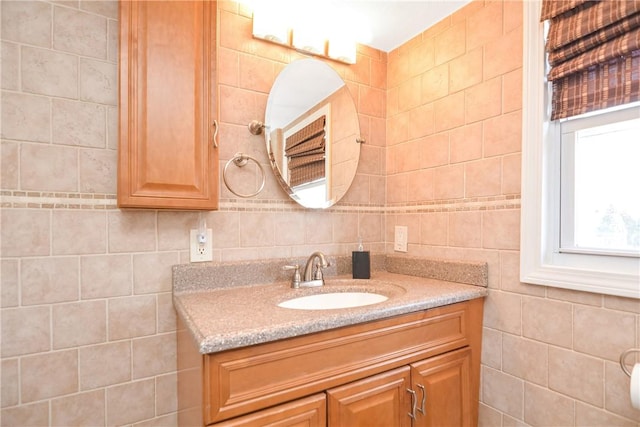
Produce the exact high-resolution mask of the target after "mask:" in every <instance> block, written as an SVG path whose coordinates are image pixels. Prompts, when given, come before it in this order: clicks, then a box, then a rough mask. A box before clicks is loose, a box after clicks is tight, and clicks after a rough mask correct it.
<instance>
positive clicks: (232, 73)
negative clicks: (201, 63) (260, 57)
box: [216, 48, 240, 87]
mask: <svg viewBox="0 0 640 427" xmlns="http://www.w3.org/2000/svg"><path fill="white" fill-rule="evenodd" d="M216 71H217V73H218V84H221V85H227V86H236V87H237V86H238V85H239V81H240V54H239V53H238V52H237V51H235V50H231V49H225V48H219V49H218V68H217V70H216Z"/></svg>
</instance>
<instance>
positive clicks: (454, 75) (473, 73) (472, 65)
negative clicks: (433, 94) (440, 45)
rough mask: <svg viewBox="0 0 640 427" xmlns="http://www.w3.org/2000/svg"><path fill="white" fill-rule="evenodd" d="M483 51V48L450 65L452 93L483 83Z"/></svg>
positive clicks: (450, 88) (455, 60)
mask: <svg viewBox="0 0 640 427" xmlns="http://www.w3.org/2000/svg"><path fill="white" fill-rule="evenodd" d="M482 51H483V50H482V48H477V49H474V50H472V51H470V52H468V53H466V54H464V55H462V56H460V57H458V58H456V59H454V60H452V61H451V62H450V63H449V91H450V92H451V93H453V92H458V91H460V90H463V89H466V88H468V87H470V86H473V85H475V84H478V83H480V82H482V77H483V74H482V63H483V62H482Z"/></svg>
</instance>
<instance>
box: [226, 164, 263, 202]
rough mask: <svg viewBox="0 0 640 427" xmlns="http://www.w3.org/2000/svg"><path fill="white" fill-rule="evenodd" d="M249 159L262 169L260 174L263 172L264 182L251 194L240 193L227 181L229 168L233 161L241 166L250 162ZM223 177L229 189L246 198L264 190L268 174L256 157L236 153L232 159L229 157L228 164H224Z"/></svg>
mask: <svg viewBox="0 0 640 427" xmlns="http://www.w3.org/2000/svg"><path fill="white" fill-rule="evenodd" d="M249 160H251V161H253V162H254V163H255V164H256V165H258V168H259V169H260V174H262V183H261V184H260V188H258V191H256V192H255V193H250V194H242V193H238V192H236V191H234V190H233V188H231V186H230V185H229V183H228V182H227V169H228V168H229V165H230V164H231V163H232V162H233V164H235V165H236V166H238V167H239V168H241V167H243V166H246V165H247V163H249ZM222 179H223V180H224V185H226V186H227V188H228V189H229V191H231V192H232V193H233V194H235V195H236V196H238V197H243V198H245V199H246V198H249V197H254V196H257V195H258V193H260V192H261V191H262V189H263V188H264V184H265V181H266V176H265V173H264V169H263V168H262V165H261V164H260V162H258V161H257V160H256V159H254V158H253V157H251V156H249V155H247V154H243V153H236V154H235V155H234V156H233V157H232V158H231V159H229V161H227V164H226V165H224V169H223V170H222Z"/></svg>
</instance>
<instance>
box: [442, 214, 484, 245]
mask: <svg viewBox="0 0 640 427" xmlns="http://www.w3.org/2000/svg"><path fill="white" fill-rule="evenodd" d="M481 220H482V214H481V213H480V211H473V212H451V213H450V214H449V241H448V243H449V246H461V247H465V248H477V247H480V244H481V242H482V239H481V236H480V233H478V230H479V229H480V228H481Z"/></svg>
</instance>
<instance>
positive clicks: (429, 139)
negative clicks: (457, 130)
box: [408, 133, 449, 169]
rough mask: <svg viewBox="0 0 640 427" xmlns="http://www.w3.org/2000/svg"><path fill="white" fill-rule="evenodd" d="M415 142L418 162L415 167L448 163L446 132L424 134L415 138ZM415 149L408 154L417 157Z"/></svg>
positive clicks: (429, 166) (447, 137) (447, 136)
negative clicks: (417, 150)
mask: <svg viewBox="0 0 640 427" xmlns="http://www.w3.org/2000/svg"><path fill="white" fill-rule="evenodd" d="M417 143H418V144H419V152H420V157H419V159H420V162H419V163H418V164H417V165H416V169H418V168H431V167H436V166H443V165H446V164H448V163H449V134H448V133H439V134H436V135H430V136H426V137H424V138H421V139H419V140H417ZM415 151H416V150H412V151H411V152H409V153H408V155H409V156H411V157H414V158H415V157H417V156H416V153H415Z"/></svg>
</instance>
